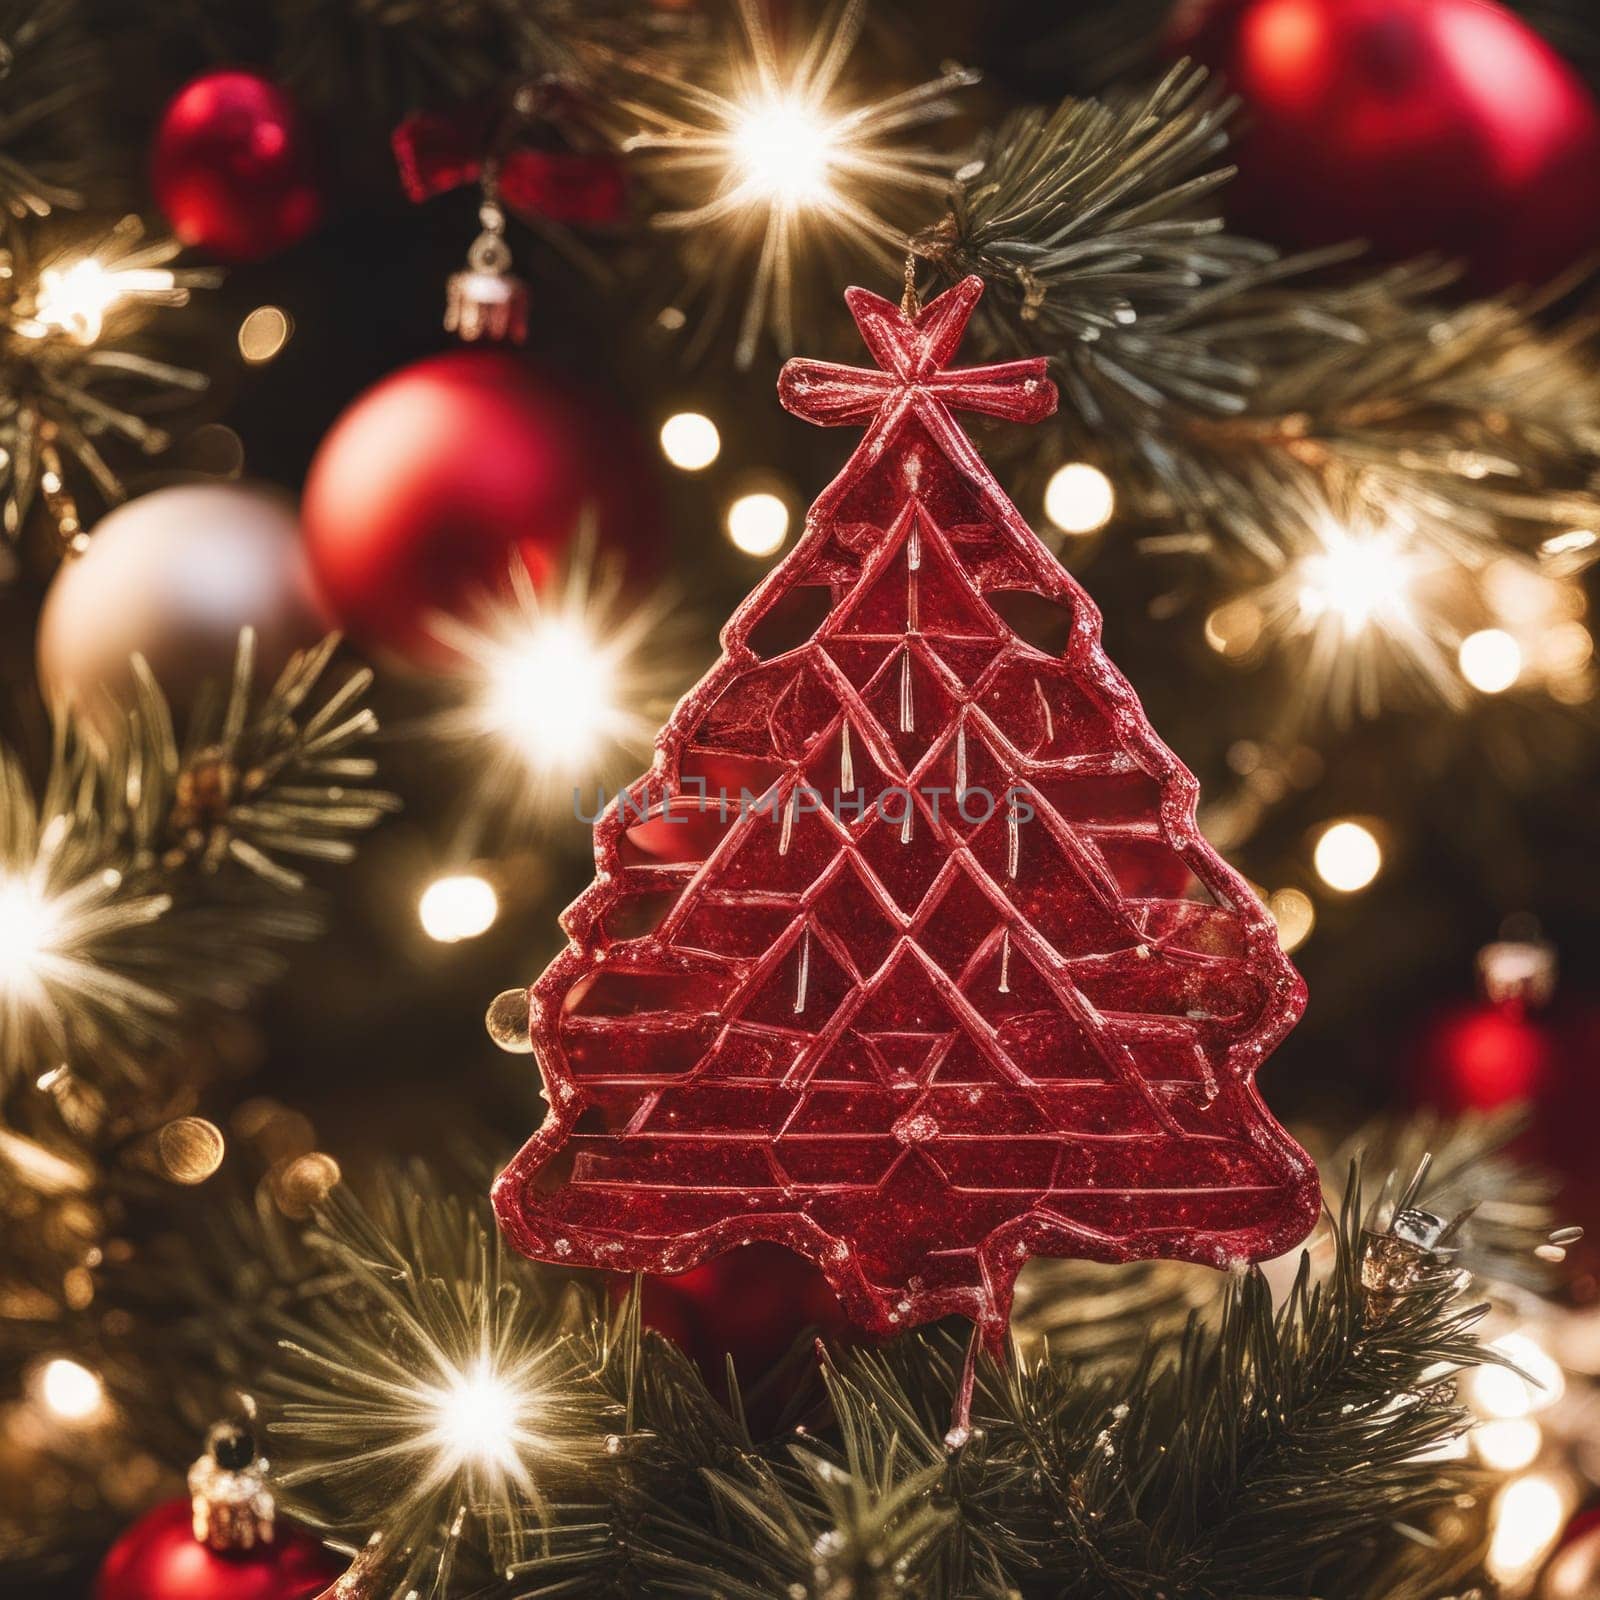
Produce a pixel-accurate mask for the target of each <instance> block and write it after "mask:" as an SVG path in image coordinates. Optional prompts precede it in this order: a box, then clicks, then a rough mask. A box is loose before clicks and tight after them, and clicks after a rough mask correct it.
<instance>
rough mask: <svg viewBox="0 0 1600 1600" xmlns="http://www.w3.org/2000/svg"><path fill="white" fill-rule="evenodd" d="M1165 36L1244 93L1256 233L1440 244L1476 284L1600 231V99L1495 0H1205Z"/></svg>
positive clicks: (1530, 267) (1249, 205)
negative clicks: (1599, 177)
mask: <svg viewBox="0 0 1600 1600" xmlns="http://www.w3.org/2000/svg"><path fill="white" fill-rule="evenodd" d="M1173 42H1174V45H1175V47H1176V48H1177V49H1181V50H1185V51H1187V52H1189V53H1191V54H1193V55H1194V56H1196V57H1197V58H1198V59H1199V60H1201V61H1204V62H1206V63H1207V64H1208V65H1210V66H1213V67H1216V68H1218V69H1219V70H1220V71H1221V72H1222V73H1223V75H1224V77H1225V78H1226V80H1227V83H1228V86H1229V88H1230V89H1232V90H1234V91H1236V92H1237V93H1238V94H1240V95H1241V96H1242V97H1243V99H1244V102H1245V105H1246V107H1247V108H1248V109H1247V114H1246V116H1245V118H1244V121H1243V123H1242V127H1243V130H1244V131H1243V135H1242V138H1241V140H1240V143H1239V146H1238V150H1237V160H1238V162H1239V167H1240V177H1239V181H1238V183H1237V185H1236V189H1235V194H1234V200H1233V205H1234V211H1235V217H1236V220H1237V222H1238V223H1239V225H1240V226H1241V227H1243V228H1246V229H1247V230H1249V231H1253V232H1257V233H1260V234H1262V235H1264V236H1265V237H1267V238H1270V239H1273V240H1275V241H1277V242H1279V243H1282V244H1284V245H1288V246H1293V247H1302V246H1314V245H1322V244H1335V243H1338V242H1340V241H1343V240H1346V239H1365V240H1367V241H1368V242H1369V243H1370V244H1371V245H1372V247H1373V249H1374V251H1375V253H1376V254H1378V255H1380V256H1382V257H1384V258H1386V259H1391V260H1393V259H1398V258H1401V257H1405V256H1409V255H1416V254H1420V253H1423V252H1438V253H1441V254H1444V255H1446V256H1450V257H1453V258H1459V259H1460V260H1461V261H1463V262H1464V263H1465V264H1466V266H1467V268H1468V273H1469V279H1470V282H1471V285H1472V286H1473V287H1474V288H1476V289H1479V290H1487V289H1494V288H1500V287H1504V286H1506V285H1509V284H1513V283H1537V282H1541V281H1543V280H1545V279H1547V278H1549V277H1551V276H1552V275H1554V274H1555V273H1557V272H1559V271H1561V270H1562V269H1563V268H1565V267H1567V266H1569V265H1571V263H1572V262H1574V261H1575V260H1577V259H1578V258H1579V257H1580V256H1582V255H1583V254H1584V253H1585V252H1586V251H1588V250H1589V249H1591V248H1593V247H1594V246H1595V245H1597V244H1600V186H1597V185H1596V183H1595V179H1594V174H1595V172H1596V170H1597V168H1600V108H1597V106H1596V102H1595V98H1594V96H1593V95H1592V94H1591V93H1590V92H1589V90H1588V89H1587V88H1586V87H1585V85H1584V83H1583V81H1582V79H1580V78H1579V76H1578V74H1577V73H1576V72H1574V71H1573V70H1572V68H1571V67H1570V66H1568V65H1567V63H1566V62H1565V61H1563V60H1562V59H1561V57H1560V56H1559V55H1557V54H1556V52H1555V51H1554V50H1552V49H1551V47H1550V46H1549V45H1548V44H1546V43H1545V42H1544V41H1543V40H1542V39H1541V38H1540V37H1539V36H1538V35H1537V34H1536V33H1534V32H1533V30H1532V29H1531V28H1529V27H1528V26H1527V24H1526V23H1524V22H1523V21H1522V20H1521V19H1520V18H1518V17H1516V16H1514V15H1513V14H1512V13H1511V12H1510V11H1508V10H1506V9H1505V8H1504V7H1503V6H1500V5H1497V4H1493V3H1492V0H1213V3H1212V4H1211V5H1209V6H1207V7H1204V8H1202V10H1201V11H1200V13H1199V17H1198V21H1197V22H1195V21H1191V22H1190V23H1189V24H1188V25H1187V26H1186V27H1184V28H1183V29H1181V30H1180V31H1179V33H1178V35H1177V36H1176V37H1175V39H1174V41H1173Z"/></svg>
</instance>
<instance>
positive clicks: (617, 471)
mask: <svg viewBox="0 0 1600 1600" xmlns="http://www.w3.org/2000/svg"><path fill="white" fill-rule="evenodd" d="M628 451H629V440H628V436H627V430H626V429H625V428H623V427H620V426H619V424H618V421H617V420H616V419H614V418H602V417H599V416H597V415H596V413H595V411H594V408H593V406H592V405H590V404H589V403H588V402H587V401H586V400H585V399H584V397H582V396H580V395H577V394H574V393H573V392H571V391H570V390H568V389H567V388H566V387H565V386H563V385H561V384H559V383H557V382H556V381H554V380H552V379H549V378H544V377H540V376H538V375H536V374H534V373H533V372H532V371H530V370H529V368H528V367H527V366H526V365H525V364H524V363H522V362H520V361H518V360H516V359H514V358H512V357H510V356H506V355H502V354H498V353H494V352H487V351H463V352H458V353H452V354H450V355H443V356H434V357H431V358H429V359H428V360H425V361H419V362H417V363H416V364H415V365H413V366H409V367H406V368H404V369H402V370H401V371H400V372H397V373H395V374H394V375H393V376H392V377H389V378H385V379H384V380H383V381H382V382H381V383H379V384H377V385H376V386H375V387H373V388H371V389H369V390H368V391H367V392H366V393H365V394H364V395H362V396H361V397H360V398H359V399H358V400H357V401H356V402H355V403H354V404H353V405H352V406H350V408H349V409H348V410H347V411H346V412H345V413H344V415H343V416H341V417H340V418H339V420H338V421H337V422H335V423H334V425H333V427H332V429H331V430H330V431H329V433H328V436H327V438H326V439H324V440H323V442H322V446H321V448H320V449H319V450H318V452H317V456H316V459H315V460H314V461H313V462H312V464H311V473H310V476H309V477H308V478H307V480H306V488H305V495H304V498H303V500H302V503H301V509H300V514H301V522H302V524H303V526H304V529H305V537H306V541H307V547H308V549H309V550H310V554H311V564H312V568H313V570H314V572H315V574H316V577H317V580H318V582H319V584H320V585H321V587H322V591H323V594H324V596H325V598H326V600H327V603H328V605H329V606H330V608H331V609H332V611H333V613H334V615H335V616H336V617H337V618H338V619H339V622H340V623H341V625H342V626H343V627H344V628H345V629H346V630H347V631H348V632H349V633H350V634H351V635H352V636H353V637H354V638H355V639H357V640H358V641H360V642H361V643H362V644H365V645H367V646H368V647H375V648H379V649H382V650H385V651H387V652H389V653H391V654H394V655H398V656H400V657H402V658H404V659H406V660H409V661H411V662H412V663H414V664H417V665H423V666H426V665H432V664H437V662H438V661H439V660H440V659H441V658H442V656H443V655H444V653H445V652H444V650H443V647H442V646H441V645H440V644H439V642H438V641H437V640H436V639H435V638H434V637H433V635H432V634H431V633H430V632H429V621H430V618H431V617H432V616H433V615H434V614H436V613H438V612H441V611H445V612H457V613H460V612H462V611H463V610H468V611H470V610H471V609H473V608H474V607H475V606H476V605H477V604H481V599H482V597H484V596H487V595H490V594H493V593H497V592H501V591H503V590H504V588H505V585H506V579H507V573H508V569H509V568H510V565H511V563H512V562H513V561H520V562H521V563H522V565H523V566H525V567H526V568H527V570H528V572H529V574H530V575H531V576H532V578H533V580H534V582H535V583H539V582H542V581H543V580H544V578H545V577H546V576H547V575H548V574H549V573H550V571H551V570H552V569H553V568H554V566H555V565H556V563H557V562H558V561H559V560H560V558H561V555H562V552H563V550H564V548H565V546H566V544H567V542H568V540H569V539H570V537H571V535H572V533H573V531H574V529H575V528H576V527H577V525H578V523H579V521H580V519H581V518H582V517H583V515H584V514H585V513H586V512H588V511H592V512H593V513H594V516H595V519H596V524H597V531H598V533H599V537H600V544H601V547H602V549H607V548H610V549H625V548H627V545H628V543H629V542H632V543H635V544H637V543H638V541H639V538H640V535H641V531H642V530H645V529H647V528H648V527H649V525H650V523H651V512H650V510H649V507H648V500H649V496H648V494H647V493H646V492H645V490H646V485H647V482H648V479H647V477H646V475H645V474H644V472H643V469H642V468H639V467H637V466H636V464H635V463H634V462H632V461H631V460H630V459H629V454H628Z"/></svg>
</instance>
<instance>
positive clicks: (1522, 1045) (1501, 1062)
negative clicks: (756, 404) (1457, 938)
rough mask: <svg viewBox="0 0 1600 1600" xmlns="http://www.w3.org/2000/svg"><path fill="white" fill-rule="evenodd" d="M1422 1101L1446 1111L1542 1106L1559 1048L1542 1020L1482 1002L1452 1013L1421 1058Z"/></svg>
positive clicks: (1432, 1030)
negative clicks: (1531, 1103) (1527, 1104)
mask: <svg viewBox="0 0 1600 1600" xmlns="http://www.w3.org/2000/svg"><path fill="white" fill-rule="evenodd" d="M1417 1065H1418V1084H1419V1087H1420V1089H1421V1092H1422V1097H1423V1098H1424V1099H1425V1100H1426V1101H1427V1102H1428V1104H1430V1105H1433V1106H1437V1107H1438V1108H1439V1109H1440V1110H1441V1111H1447V1112H1451V1113H1457V1112H1461V1111H1492V1110H1494V1109H1495V1108H1496V1107H1497V1106H1504V1105H1510V1104H1512V1103H1513V1102H1516V1101H1538V1100H1540V1099H1541V1098H1542V1097H1543V1096H1544V1094H1545V1093H1546V1091H1547V1090H1548V1089H1549V1088H1550V1087H1551V1071H1552V1068H1553V1066H1554V1046H1553V1041H1552V1039H1551V1037H1550V1030H1549V1027H1548V1025H1547V1023H1546V1022H1545V1020H1544V1019H1543V1017H1540V1016H1531V1015H1529V1014H1528V1012H1527V1011H1525V1010H1524V1009H1523V1008H1522V1007H1521V1006H1518V1005H1514V1004H1512V1005H1495V1004H1493V1003H1492V1002H1491V1001H1488V1000H1481V1001H1478V1002H1476V1003H1474V1004H1472V1005H1463V1006H1458V1007H1457V1008H1455V1009H1454V1010H1452V1011H1447V1012H1446V1013H1445V1014H1444V1015H1443V1016H1442V1017H1440V1018H1439V1019H1438V1020H1437V1021H1436V1022H1435V1023H1433V1024H1432V1026H1431V1027H1429V1029H1428V1031H1427V1034H1426V1036H1425V1037H1424V1039H1423V1041H1422V1048H1421V1050H1420V1051H1419V1053H1418V1063H1417Z"/></svg>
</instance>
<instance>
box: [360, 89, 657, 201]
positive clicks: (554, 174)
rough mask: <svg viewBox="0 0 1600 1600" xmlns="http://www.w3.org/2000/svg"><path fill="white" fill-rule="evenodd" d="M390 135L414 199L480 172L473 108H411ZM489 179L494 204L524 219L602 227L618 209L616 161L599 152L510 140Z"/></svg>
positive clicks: (623, 196) (480, 132)
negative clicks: (466, 111)
mask: <svg viewBox="0 0 1600 1600" xmlns="http://www.w3.org/2000/svg"><path fill="white" fill-rule="evenodd" d="M390 142H391V144H392V145H393V147H394V159H395V165H396V166H397V167H398V168H399V171H400V182H401V184H402V185H403V186H404V188H405V191H406V193H407V194H408V195H409V196H410V197H411V199H412V200H414V201H416V202H418V203H419V204H420V203H421V202H422V201H424V200H428V199H431V198H432V197H433V196H434V195H438V194H444V193H446V192H447V191H448V190H451V189H458V188H460V187H461V186H462V185H463V184H469V183H476V182H477V181H478V180H479V179H480V178H481V177H482V176H483V168H484V159H485V150H486V147H487V145H488V127H487V122H486V119H484V118H482V117H479V116H475V115H470V114H459V113H458V114H452V115H445V114H442V113H440V112H436V111H415V112H413V113H412V114H411V115H410V116H409V117H407V118H406V119H405V120H404V121H403V122H402V123H401V124H400V125H399V127H397V128H396V129H395V130H394V134H393V137H392V139H391V141H390ZM496 180H497V181H496V190H497V193H498V195H499V199H500V203H501V204H502V205H503V206H504V207H505V208H506V209H507V210H508V211H511V212H513V213H515V215H517V216H519V217H521V218H523V219H524V220H525V221H538V220H543V221H546V222H560V223H565V224H567V225H569V226H577V227H604V226H606V225H608V224H613V223H616V222H620V221H621V220H622V216H623V213H624V210H625V208H626V201H627V190H626V184H625V182H624V178H623V173H622V168H621V166H620V165H619V164H618V162H617V161H616V159H615V157H613V156H611V155H607V154H585V153H582V152H578V151H571V150H535V149H531V148H529V147H527V146H523V145H518V146H515V147H513V148H512V149H510V150H508V151H506V153H505V154H504V155H502V156H501V157H500V160H499V166H498V171H497V174H496Z"/></svg>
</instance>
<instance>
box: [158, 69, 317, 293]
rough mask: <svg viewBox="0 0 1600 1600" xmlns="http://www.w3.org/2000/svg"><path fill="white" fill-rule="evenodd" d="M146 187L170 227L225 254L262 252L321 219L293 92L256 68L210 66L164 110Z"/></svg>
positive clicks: (233, 257) (293, 240) (284, 245)
mask: <svg viewBox="0 0 1600 1600" xmlns="http://www.w3.org/2000/svg"><path fill="white" fill-rule="evenodd" d="M150 181H151V187H152V189H153V190H154V192H155V198H156V204H157V205H158V206H160V207H161V210H162V212H163V213H164V214H165V216H166V218H167V221H168V222H169V223H171V224H172V231H173V232H174V233H175V234H176V235H177V236H178V238H179V239H181V240H182V241H183V243H184V244H186V245H192V246H194V247H195V248H196V249H199V250H204V251H206V252H207V253H208V254H210V255H214V256H219V257H221V258H222V259H223V260H224V261H262V260H265V259H266V257H268V256H271V255H276V254H277V253H278V251H280V250H287V249H288V248H289V246H290V245H292V244H297V243H299V241H300V240H301V239H303V238H305V236H306V235H307V234H308V233H310V232H311V230H312V229H313V228H314V227H315V226H316V225H317V220H318V218H319V217H320V216H321V214H322V198H321V194H320V192H319V190H318V187H317V182H316V170H315V164H314V162H313V159H312V154H311V145H310V140H309V137H308V135H307V133H306V130H305V126H304V124H303V122H302V120H301V117H300V113H299V111H298V110H297V109H296V107H295V104H294V102H293V101H292V100H291V99H290V98H289V96H288V95H287V94H285V93H284V91H283V90H282V89H280V88H279V87H278V86H277V85H276V84H274V83H270V82H269V81H268V80H267V79H265V78H261V77H258V76H257V75H256V74H255V73H253V72H208V73H206V74H204V75H203V76H202V77H199V78H196V79H195V80H194V81H193V82H192V83H189V84H186V85H185V86H184V87H183V88H182V89H180V90H179V91H178V93H177V94H176V95H175V96H174V97H173V98H172V101H171V102H170V103H169V104H168V106H167V109H166V110H165V111H164V112H163V113H162V115H161V125H160V127H159V128H158V129H157V131H156V140H155V148H154V151H153V153H152V156H151V164H150Z"/></svg>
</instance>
